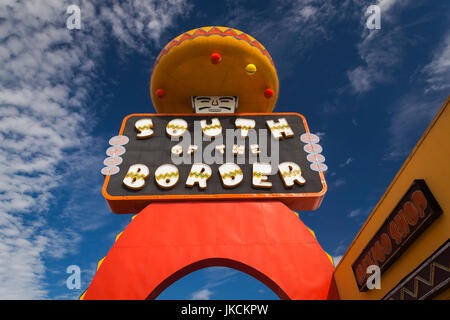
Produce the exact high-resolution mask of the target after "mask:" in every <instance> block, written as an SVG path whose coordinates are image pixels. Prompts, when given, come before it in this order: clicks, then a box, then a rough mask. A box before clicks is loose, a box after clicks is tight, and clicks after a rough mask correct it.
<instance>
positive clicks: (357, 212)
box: [348, 208, 363, 218]
mask: <svg viewBox="0 0 450 320" xmlns="http://www.w3.org/2000/svg"><path fill="white" fill-rule="evenodd" d="M362 213H363V210H362V209H361V208H358V209H354V210H352V211H350V213H349V214H348V217H349V218H353V217H357V216H359V215H361V214H362Z"/></svg>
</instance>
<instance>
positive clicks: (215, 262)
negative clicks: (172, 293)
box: [147, 258, 289, 300]
mask: <svg viewBox="0 0 450 320" xmlns="http://www.w3.org/2000/svg"><path fill="white" fill-rule="evenodd" d="M208 267H228V268H232V269H235V270H238V271H242V272H244V273H246V274H248V275H251V276H253V277H254V278H256V279H258V280H259V281H261V282H262V283H264V284H265V285H266V286H268V287H269V288H270V289H271V290H272V291H273V292H274V293H275V294H276V295H277V296H278V298H280V299H282V300H287V299H289V297H288V295H287V294H286V293H285V292H284V291H283V289H281V288H280V287H279V286H278V285H277V284H276V283H275V282H273V281H272V279H270V278H268V277H267V276H266V275H265V274H263V273H261V272H259V271H258V270H256V269H254V268H252V267H250V266H248V265H246V264H244V263H242V262H239V261H234V260H230V259H222V258H210V259H205V260H201V261H198V262H194V263H192V264H190V265H188V266H186V267H184V268H182V269H180V270H178V271H177V272H175V273H174V274H172V275H171V276H169V277H168V278H166V279H165V280H164V281H163V282H161V283H160V284H159V285H158V286H157V287H156V288H155V289H154V290H153V291H152V292H151V293H150V294H149V295H148V297H147V300H155V299H156V298H157V297H158V296H159V295H160V294H161V293H162V292H163V291H164V290H166V289H167V288H168V287H169V286H170V285H171V284H172V283H174V282H175V281H177V280H179V279H181V278H183V277H184V276H186V275H188V274H189V273H191V272H194V271H197V270H200V269H203V268H208Z"/></svg>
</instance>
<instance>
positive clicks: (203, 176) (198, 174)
mask: <svg viewBox="0 0 450 320" xmlns="http://www.w3.org/2000/svg"><path fill="white" fill-rule="evenodd" d="M189 177H197V178H199V177H200V178H202V179H205V178H209V174H207V173H199V172H190V173H189Z"/></svg>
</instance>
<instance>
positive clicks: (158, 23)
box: [0, 0, 450, 299]
mask: <svg viewBox="0 0 450 320" xmlns="http://www.w3.org/2000/svg"><path fill="white" fill-rule="evenodd" d="M71 4H76V5H79V6H80V8H81V15H82V20H81V23H82V25H81V29H80V30H72V31H69V30H67V29H66V27H65V26H66V19H67V18H68V14H67V13H66V9H67V7H68V6H69V5H71ZM371 4H377V5H379V6H380V8H381V29H380V30H369V29H367V28H366V26H365V23H366V19H367V16H365V12H366V8H367V7H368V6H369V5H371ZM449 18H450V3H448V1H445V0H434V1H425V0H401V1H400V0H398V1H395V0H381V1H380V0H370V1H366V0H345V1H328V0H297V1H267V2H266V1H265V2H261V1H221V2H216V1H203V2H195V1H183V0H171V1H143V0H142V1H138V0H135V1H132V0H130V1H117V0H114V1H113V0H109V1H104V0H102V1H100V0H98V1H94V0H81V1H80V0H70V1H60V0H41V1H39V0H33V1H31V0H26V1H16V0H2V1H1V3H0V66H1V68H0V283H1V286H0V298H3V299H6V298H22V299H73V298H78V297H79V295H80V294H81V293H82V292H83V291H84V289H86V287H87V286H88V284H89V282H90V280H91V279H92V277H93V275H94V273H95V267H96V264H97V261H98V260H100V259H101V258H102V257H103V256H105V255H106V254H107V252H108V250H109V249H110V248H111V246H112V245H113V243H114V239H115V236H116V235H117V234H118V233H120V232H121V231H122V230H123V229H124V228H125V227H126V225H127V224H128V223H129V221H130V219H131V216H128V215H115V214H112V213H111V212H110V211H109V209H108V207H107V206H106V204H105V201H104V199H103V198H102V196H101V192H100V190H101V186H102V180H103V177H102V176H101V174H100V169H101V168H102V162H103V159H104V158H105V154H104V152H105V150H106V148H107V145H108V140H109V138H110V137H112V136H114V135H116V134H117V133H118V130H119V128H120V124H121V121H122V119H123V118H124V117H125V116H126V115H127V114H130V113H136V112H153V111H154V110H153V107H152V104H151V100H150V97H149V92H148V87H149V77H150V74H151V68H152V65H153V62H154V59H155V57H156V56H157V54H158V53H159V51H160V50H161V48H162V47H163V46H164V45H165V44H166V43H167V42H168V41H170V40H171V39H172V38H173V37H175V36H177V35H178V34H180V33H182V32H184V31H187V30H190V29H193V28H196V27H201V26H209V25H222V26H228V27H233V28H237V29H239V30H242V31H244V32H247V33H249V34H251V35H252V36H254V37H255V38H256V39H258V40H259V41H260V42H261V43H262V44H263V45H264V46H265V47H266V48H267V49H268V50H269V52H270V53H271V55H272V58H273V60H274V62H275V65H276V67H277V70H278V75H279V78H280V97H279V100H278V103H277V106H276V109H275V111H276V112H285V111H290V112H292V111H295V112H299V113H302V114H303V115H305V117H306V118H307V120H308V123H309V127H310V129H311V131H312V132H314V133H317V134H318V135H319V136H320V137H321V145H322V146H323V148H324V152H323V154H324V155H325V157H326V159H327V161H326V163H327V165H328V167H329V172H328V173H327V182H328V184H329V191H328V193H327V195H326V196H325V199H324V201H323V204H322V206H321V207H320V208H319V210H317V211H315V212H302V213H300V218H301V219H302V221H303V222H304V223H305V224H306V225H307V226H309V227H310V228H311V229H313V230H314V231H315V232H316V235H317V238H318V240H319V242H320V244H321V245H322V247H323V248H324V249H325V250H326V251H327V252H329V253H330V254H331V255H332V256H333V257H335V259H336V261H338V260H339V257H340V256H342V254H343V253H344V252H345V250H346V248H347V247H348V245H349V244H350V242H351V241H352V239H353V238H354V236H355V235H356V233H357V232H358V230H359V229H360V227H361V226H362V224H363V222H364V221H365V219H366V217H367V216H368V214H369V213H370V211H371V209H372V208H373V207H374V206H375V205H376V203H377V201H378V199H379V198H380V197H381V195H382V194H383V192H384V190H385V189H386V187H387V186H388V184H389V183H390V181H391V180H392V178H393V177H394V175H395V174H396V172H397V171H398V169H399V168H400V167H401V165H402V163H403V161H404V160H405V159H406V157H407V155H408V154H409V152H410V151H411V150H412V148H413V146H414V145H415V143H416V142H417V140H418V139H419V138H420V136H421V134H422V133H423V131H424V130H425V128H426V127H427V125H428V124H429V123H430V121H431V119H432V117H433V116H434V115H435V114H436V112H437V110H438V109H439V107H440V106H441V105H442V103H443V102H444V100H445V98H446V97H447V96H448V94H449V93H450V29H449V27H448V21H449ZM70 265H78V266H79V267H80V268H81V271H82V274H81V289H80V290H69V289H67V287H66V285H65V284H66V278H67V277H68V276H69V275H68V274H67V273H66V268H67V267H68V266H70ZM160 298H161V299H163V298H165V299H170V298H173V299H192V298H202V299H230V298H236V299H240V298H242V299H273V298H276V296H275V295H274V294H273V293H272V292H271V291H270V289H268V288H267V287H265V286H264V285H263V284H261V283H259V282H258V281H257V280H255V279H253V278H251V277H249V276H247V275H245V274H243V273H240V272H238V271H234V270H232V269H227V268H208V269H204V270H200V271H197V272H195V273H192V274H190V275H188V276H186V277H185V278H183V279H181V280H179V281H178V282H176V283H175V284H173V285H172V286H171V287H169V288H168V289H167V290H166V291H165V292H163V293H162V295H161V296H160Z"/></svg>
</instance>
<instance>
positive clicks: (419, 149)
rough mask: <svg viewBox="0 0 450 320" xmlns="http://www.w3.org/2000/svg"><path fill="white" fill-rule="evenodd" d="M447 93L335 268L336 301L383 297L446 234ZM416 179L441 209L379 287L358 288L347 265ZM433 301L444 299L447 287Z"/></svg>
mask: <svg viewBox="0 0 450 320" xmlns="http://www.w3.org/2000/svg"><path fill="white" fill-rule="evenodd" d="M449 104H450V96H449V97H448V98H447V100H446V101H445V103H444V104H443V105H442V107H441V109H440V110H439V112H438V114H437V115H436V116H435V118H434V119H433V121H432V122H431V124H430V126H429V127H428V129H427V130H426V131H425V133H424V134H423V136H422V137H421V139H420V140H419V142H418V143H417V145H416V146H415V148H414V149H413V151H412V152H411V154H410V155H409V157H408V158H407V159H406V161H405V163H404V164H403V166H402V167H401V169H400V171H399V172H398V173H397V175H396V176H395V178H394V180H393V181H392V182H391V184H390V185H389V187H388V189H387V190H386V192H385V193H384V195H383V196H382V198H381V199H380V201H379V202H378V204H377V205H376V207H375V208H374V210H373V211H372V213H371V214H370V216H369V217H368V219H367V221H366V222H365V224H364V225H363V227H362V228H361V230H360V231H359V233H358V234H357V236H356V237H355V239H354V240H353V242H352V243H351V245H350V247H349V248H348V249H347V252H346V253H345V254H344V256H343V258H342V259H341V261H340V263H339V265H338V266H337V267H336V271H335V280H336V284H337V287H338V289H339V294H340V297H341V299H358V300H359V299H364V300H373V299H381V298H383V297H384V296H385V295H386V294H387V293H388V292H389V291H390V290H391V289H393V288H394V287H395V286H396V285H397V284H398V283H399V282H400V281H401V280H402V279H403V278H404V277H405V276H406V275H408V274H409V273H410V272H412V271H413V270H414V269H415V268H416V267H417V266H419V265H420V264H421V263H422V262H424V261H425V259H427V258H428V257H429V256H430V255H431V254H432V253H433V252H434V251H435V250H436V249H438V248H439V247H440V246H441V245H442V244H443V243H444V242H445V241H446V240H447V239H449V237H450V106H449ZM415 179H424V180H425V182H426V184H427V185H428V187H429V188H430V190H431V192H432V194H433V195H434V197H435V198H436V200H437V202H438V203H439V205H440V206H441V208H442V210H443V213H442V214H441V215H440V216H439V217H438V218H437V219H436V220H435V221H434V222H432V223H431V225H430V226H428V227H427V228H426V229H425V231H424V232H423V233H422V234H420V235H419V236H418V238H417V239H416V240H415V241H414V242H413V243H412V244H411V245H410V246H409V247H408V248H407V249H406V250H405V251H404V252H403V253H402V254H401V255H400V257H399V258H398V259H397V260H395V261H394V263H393V264H392V265H391V266H390V267H389V268H388V269H386V270H385V271H384V272H383V273H382V274H381V289H379V290H376V289H375V290H368V291H366V292H360V291H359V290H358V287H357V283H356V279H355V276H354V274H353V270H352V264H353V263H354V262H355V260H356V259H357V258H358V256H359V255H360V253H361V252H362V251H363V249H364V248H365V247H366V245H367V244H368V243H369V241H370V240H371V239H372V238H373V236H374V235H375V233H376V232H377V230H378V229H379V228H380V227H381V225H382V224H383V222H384V221H385V220H386V219H387V218H388V216H389V215H390V213H391V212H392V211H393V209H394V208H395V206H396V205H397V203H398V202H399V201H400V199H401V198H402V197H403V196H404V194H405V193H406V192H407V190H408V188H409V187H410V186H411V184H412V183H413V181H414V180H415ZM435 298H436V299H449V298H450V290H448V289H447V290H446V291H444V292H441V293H440V294H439V295H438V296H436V297H435Z"/></svg>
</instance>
